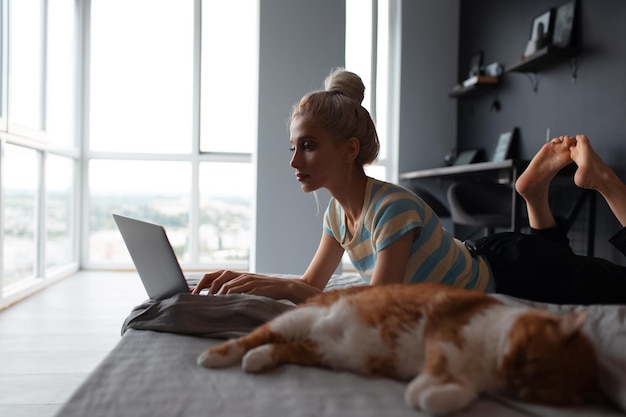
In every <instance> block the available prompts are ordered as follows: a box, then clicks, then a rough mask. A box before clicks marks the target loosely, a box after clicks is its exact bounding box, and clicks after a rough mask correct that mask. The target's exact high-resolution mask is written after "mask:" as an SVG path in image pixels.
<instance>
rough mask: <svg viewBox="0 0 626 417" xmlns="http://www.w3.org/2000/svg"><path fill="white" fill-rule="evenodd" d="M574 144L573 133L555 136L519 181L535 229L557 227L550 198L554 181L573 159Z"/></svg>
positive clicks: (520, 191) (518, 184)
mask: <svg viewBox="0 0 626 417" xmlns="http://www.w3.org/2000/svg"><path fill="white" fill-rule="evenodd" d="M574 144H575V140H574V138H572V137H571V136H559V137H558V138H554V139H552V140H551V141H550V142H548V143H546V144H545V145H543V147H542V148H541V149H540V150H539V152H537V154H536V155H535V156H534V158H533V159H532V160H531V161H530V164H528V167H527V168H526V170H525V171H524V172H523V173H522V175H520V177H519V178H518V179H517V181H516V183H515V189H516V190H517V192H518V193H519V194H520V195H521V196H522V197H523V198H524V200H525V201H526V208H527V211H528V221H529V224H530V227H532V228H533V229H549V228H552V227H556V221H555V219H554V217H553V215H552V211H551V210H550V204H549V200H548V193H549V190H550V183H551V182H552V179H553V178H554V177H555V176H556V174H557V173H558V172H559V171H560V170H561V169H562V168H564V167H566V166H567V165H569V164H570V163H571V162H572V159H571V156H570V147H571V146H573V145H574Z"/></svg>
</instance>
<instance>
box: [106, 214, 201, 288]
mask: <svg viewBox="0 0 626 417" xmlns="http://www.w3.org/2000/svg"><path fill="white" fill-rule="evenodd" d="M113 218H114V219H115V223H117V228H118V229H119V230H120V233H121V234H122V238H124V243H126V247H127V248H128V252H129V253H130V257H131V258H132V260H133V263H134V264H135V267H136V268H137V273H138V274H139V277H140V278H141V281H142V282H143V286H144V287H145V289H146V292H147V293H148V296H149V297H150V298H151V299H153V300H163V299H165V298H169V297H171V296H173V295H176V294H180V293H184V292H187V293H188V292H189V285H188V284H187V280H186V279H185V275H184V274H183V271H182V269H181V268H180V264H179V263H178V259H176V254H175V253H174V249H173V248H172V245H171V244H170V242H169V240H168V238H167V235H166V233H165V229H164V228H163V226H160V225H157V224H153V223H148V222H144V221H141V220H137V219H132V218H130V217H124V216H120V215H119V214H114V215H113Z"/></svg>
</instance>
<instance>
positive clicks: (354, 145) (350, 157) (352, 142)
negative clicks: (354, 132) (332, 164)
mask: <svg viewBox="0 0 626 417" xmlns="http://www.w3.org/2000/svg"><path fill="white" fill-rule="evenodd" d="M360 150H361V142H360V141H359V138H357V137H355V136H353V137H351V138H350V139H348V140H347V141H346V162H348V163H352V162H353V161H355V160H356V158H357V157H358V156H359V151H360Z"/></svg>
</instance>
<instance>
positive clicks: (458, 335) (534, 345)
mask: <svg viewBox="0 0 626 417" xmlns="http://www.w3.org/2000/svg"><path fill="white" fill-rule="evenodd" d="M584 320H585V315H584V313H572V314H568V315H565V316H556V315H553V314H550V313H548V312H545V311H543V310H539V309H533V308H530V307H525V306H521V307H520V306H511V305H505V304H503V303H501V302H500V301H498V300H497V299H495V298H493V297H491V296H488V295H485V294H482V293H480V292H476V291H468V290H461V289H457V288H452V287H449V286H445V285H440V284H413V285H386V286H363V287H353V288H348V289H344V290H338V291H331V292H326V293H322V294H320V295H318V296H316V297H313V298H311V299H310V300H309V301H308V302H307V303H306V304H303V305H301V306H298V307H296V308H295V309H293V310H290V311H287V312H286V313H283V314H281V315H280V316H278V317H276V318H275V319H274V320H272V321H270V322H269V323H267V324H265V325H263V326H261V327H259V328H257V329H256V330H254V331H252V332H251V333H250V334H248V335H246V336H243V337H241V338H238V339H233V340H229V341H227V342H225V343H223V344H220V345H217V346H215V347H212V348H210V349H208V350H206V351H205V352H204V353H202V354H201V355H200V356H199V357H198V363H199V364H201V365H203V366H205V367H209V368H220V367H226V366H230V365H233V364H236V363H238V362H239V361H241V360H242V358H243V362H242V367H243V369H244V370H245V371H246V372H262V371H265V370H269V369H272V368H274V367H276V366H277V365H279V364H281V363H290V364H298V365H308V366H321V367H325V368H331V369H337V370H349V371H353V372H357V373H361V374H379V375H384V376H389V377H392V378H396V379H401V380H411V381H410V383H409V384H408V386H407V388H406V391H405V399H406V402H407V403H408V404H409V405H411V406H413V407H415V408H418V409H422V410H424V411H427V412H429V413H432V414H444V413H448V412H452V411H456V410H460V409H462V408H465V407H466V406H468V405H469V404H471V403H472V402H473V401H474V400H475V399H476V398H477V397H478V396H479V395H480V393H482V392H490V393H503V394H507V395H510V396H512V397H515V398H518V399H521V400H526V401H532V402H540V403H547V404H567V403H575V402H581V401H582V400H584V399H585V398H586V397H587V395H588V394H589V393H591V391H593V390H594V387H595V375H596V362H595V356H594V351H593V348H592V346H591V344H590V343H589V341H588V340H587V339H586V338H585V336H584V335H583V334H582V333H581V332H580V328H581V326H582V324H583V323H584Z"/></svg>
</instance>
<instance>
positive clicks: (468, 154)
mask: <svg viewBox="0 0 626 417" xmlns="http://www.w3.org/2000/svg"><path fill="white" fill-rule="evenodd" d="M478 151H479V150H478V149H470V150H467V151H463V152H461V153H460V154H459V156H457V157H456V159H455V160H454V165H455V166H459V165H467V164H473V163H474V162H476V160H477V159H478Z"/></svg>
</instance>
